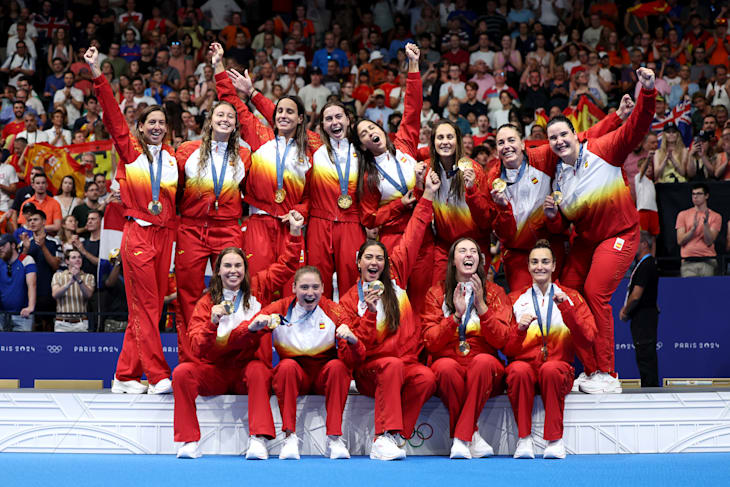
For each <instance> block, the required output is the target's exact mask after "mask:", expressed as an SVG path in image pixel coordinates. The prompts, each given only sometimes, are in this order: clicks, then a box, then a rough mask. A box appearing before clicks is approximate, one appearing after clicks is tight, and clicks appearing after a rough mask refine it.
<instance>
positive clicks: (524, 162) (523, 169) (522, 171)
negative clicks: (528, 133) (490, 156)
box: [499, 156, 527, 186]
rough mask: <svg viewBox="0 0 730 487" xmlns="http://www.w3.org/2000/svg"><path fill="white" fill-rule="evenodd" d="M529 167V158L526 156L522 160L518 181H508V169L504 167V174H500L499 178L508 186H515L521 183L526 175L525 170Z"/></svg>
mask: <svg viewBox="0 0 730 487" xmlns="http://www.w3.org/2000/svg"><path fill="white" fill-rule="evenodd" d="M526 167H527V156H524V157H523V158H522V164H521V165H520V170H519V171H518V172H517V179H515V180H514V181H513V182H511V183H510V182H509V180H508V179H507V169H506V168H505V167H504V165H502V172H501V173H500V175H499V177H500V178H501V179H502V181H504V182H505V183H507V186H512V185H513V184H517V183H518V182H520V179H522V176H523V175H524V174H525V168H526Z"/></svg>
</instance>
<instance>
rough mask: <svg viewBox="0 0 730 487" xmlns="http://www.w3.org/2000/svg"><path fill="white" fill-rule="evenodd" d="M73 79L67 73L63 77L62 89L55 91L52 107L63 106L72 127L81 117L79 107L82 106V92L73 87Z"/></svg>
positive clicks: (68, 72) (69, 73)
mask: <svg viewBox="0 0 730 487" xmlns="http://www.w3.org/2000/svg"><path fill="white" fill-rule="evenodd" d="M74 79H75V78H74V74H73V73H72V72H71V71H67V72H66V73H65V74H64V75H63V84H64V85H65V86H64V88H63V89H62V90H56V93H55V94H54V95H53V106H54V107H56V106H59V105H61V106H63V108H64V109H65V110H66V116H67V117H68V123H69V125H73V124H74V123H75V122H76V120H77V119H78V118H79V117H80V116H81V107H82V106H83V105H84V92H83V91H81V90H80V89H78V88H76V87H74Z"/></svg>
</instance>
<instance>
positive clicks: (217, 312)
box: [210, 304, 228, 324]
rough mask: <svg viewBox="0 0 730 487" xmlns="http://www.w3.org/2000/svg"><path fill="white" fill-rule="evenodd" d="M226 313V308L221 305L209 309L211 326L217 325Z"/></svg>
mask: <svg viewBox="0 0 730 487" xmlns="http://www.w3.org/2000/svg"><path fill="white" fill-rule="evenodd" d="M227 314H228V313H226V308H225V306H223V305H222V304H216V305H214V306H213V307H212V308H210V322H211V323H213V324H218V322H219V321H220V320H221V317H222V316H226V315H227Z"/></svg>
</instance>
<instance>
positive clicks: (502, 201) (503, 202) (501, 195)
mask: <svg viewBox="0 0 730 487" xmlns="http://www.w3.org/2000/svg"><path fill="white" fill-rule="evenodd" d="M489 194H490V195H491V196H492V201H494V202H495V203H497V204H498V205H499V206H501V207H502V208H507V205H509V200H508V199H507V193H506V192H504V191H497V190H496V189H492V190H491V191H490V192H489Z"/></svg>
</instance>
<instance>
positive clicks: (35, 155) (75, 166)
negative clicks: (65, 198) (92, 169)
mask: <svg viewBox="0 0 730 487" xmlns="http://www.w3.org/2000/svg"><path fill="white" fill-rule="evenodd" d="M25 160H26V161H29V163H27V164H26V165H25V174H23V177H24V179H25V180H26V182H27V183H28V184H30V169H32V168H33V166H41V167H42V168H43V171H44V172H45V173H46V176H47V177H48V190H49V191H50V192H51V193H53V194H55V193H56V191H58V188H60V187H61V181H63V178H64V177H66V176H71V177H72V178H74V181H76V193H77V196H78V197H79V198H83V197H84V184H85V183H86V175H85V171H84V168H83V167H81V164H79V163H78V162H76V161H75V160H74V159H73V157H71V154H69V151H68V147H53V146H51V145H50V144H48V143H46V142H41V143H39V144H34V145H32V146H28V149H27V151H26V153H25Z"/></svg>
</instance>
